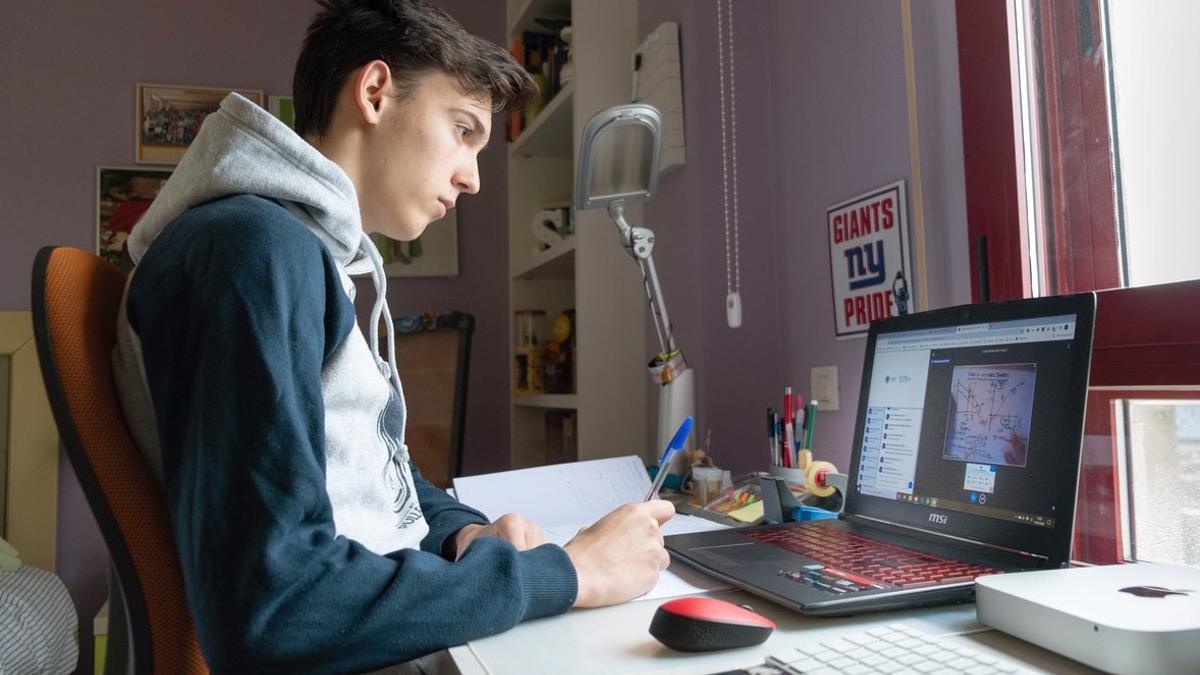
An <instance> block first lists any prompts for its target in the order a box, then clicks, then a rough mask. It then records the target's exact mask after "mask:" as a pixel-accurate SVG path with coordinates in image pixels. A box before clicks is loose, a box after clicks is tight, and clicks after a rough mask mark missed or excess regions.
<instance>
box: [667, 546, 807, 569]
mask: <svg viewBox="0 0 1200 675" xmlns="http://www.w3.org/2000/svg"><path fill="white" fill-rule="evenodd" d="M688 555H690V556H692V557H693V558H695V559H697V560H700V561H702V562H706V563H708V564H710V565H721V566H726V567H728V566H730V565H732V566H737V565H750V564H762V563H775V562H784V561H790V562H793V563H794V562H795V560H796V559H795V557H794V556H792V555H790V554H788V553H787V552H785V551H780V550H779V549H777V548H775V547H774V546H763V545H762V544H759V543H756V542H747V543H745V544H725V545H722V546H702V547H698V548H693V549H690V550H688Z"/></svg>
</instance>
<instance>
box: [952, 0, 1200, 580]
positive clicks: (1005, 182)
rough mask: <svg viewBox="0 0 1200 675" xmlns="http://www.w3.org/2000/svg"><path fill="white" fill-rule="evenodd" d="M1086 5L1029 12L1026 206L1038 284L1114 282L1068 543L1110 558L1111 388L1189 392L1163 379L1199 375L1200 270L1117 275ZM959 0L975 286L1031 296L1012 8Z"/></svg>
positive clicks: (1134, 394) (1099, 73)
mask: <svg viewBox="0 0 1200 675" xmlns="http://www.w3.org/2000/svg"><path fill="white" fill-rule="evenodd" d="M1018 1H1023V0H1018ZM1082 6H1083V9H1081V3H1079V2H1076V1H1075V0H1047V1H1045V2H1041V3H1037V6H1036V9H1035V10H1034V11H1035V12H1036V14H1031V16H1030V23H1031V24H1033V25H1034V27H1035V28H1036V32H1033V35H1034V40H1035V41H1036V43H1037V44H1038V46H1039V48H1038V49H1035V50H1031V52H1033V54H1032V56H1033V57H1034V58H1032V59H1031V63H1033V64H1034V66H1035V67H1037V68H1040V69H1041V70H1042V74H1043V76H1042V77H1041V78H1040V80H1041V81H1042V82H1043V83H1044V84H1043V86H1044V90H1043V91H1042V92H1040V93H1041V96H1040V97H1038V98H1039V100H1040V107H1038V108H1037V109H1036V110H1035V113H1034V115H1033V118H1034V119H1035V120H1037V123H1038V124H1039V125H1041V127H1040V129H1039V130H1038V131H1039V133H1038V134H1035V136H1036V137H1037V138H1038V141H1037V143H1038V144H1039V147H1037V148H1036V150H1035V151H1036V152H1037V153H1038V154H1040V156H1041V157H1042V158H1043V160H1044V161H1043V163H1042V164H1041V165H1040V166H1037V167H1035V169H1034V170H1035V174H1037V175H1036V176H1035V179H1036V180H1037V184H1038V185H1039V186H1040V187H1041V190H1039V194H1038V196H1039V197H1040V198H1041V199H1042V201H1041V203H1035V204H1034V207H1035V209H1036V211H1037V212H1038V213H1039V214H1041V217H1042V218H1043V221H1042V222H1043V223H1046V224H1047V227H1044V228H1043V230H1044V231H1045V232H1046V234H1045V235H1044V236H1046V238H1047V239H1048V241H1043V242H1042V244H1043V246H1044V248H1043V250H1044V251H1046V253H1047V255H1046V258H1047V262H1048V263H1049V264H1047V265H1044V267H1046V270H1045V271H1044V275H1045V277H1044V278H1043V279H1041V280H1040V281H1042V282H1043V286H1042V287H1043V288H1053V289H1055V291H1056V292H1060V293H1066V292H1075V291H1083V290H1093V289H1104V288H1110V289H1111V290H1102V291H1100V292H1098V294H1097V296H1098V300H1097V307H1096V329H1095V338H1094V342H1093V356H1092V372H1091V377H1090V380H1089V387H1090V388H1091V390H1090V395H1089V400H1088V407H1087V414H1086V418H1085V423H1084V433H1085V442H1084V448H1083V458H1082V465H1081V471H1080V478H1079V494H1080V500H1079V503H1078V508H1077V511H1076V530H1075V532H1076V538H1075V550H1074V556H1075V558H1076V559H1079V560H1085V561H1089V562H1096V563H1105V562H1108V563H1114V562H1120V561H1121V560H1122V559H1123V557H1124V546H1123V542H1122V540H1121V537H1122V535H1121V531H1122V528H1121V508H1122V505H1121V504H1120V497H1119V495H1120V489H1119V485H1118V480H1119V476H1118V475H1117V469H1116V467H1117V452H1118V444H1117V439H1116V436H1115V434H1114V430H1115V429H1116V419H1115V415H1114V406H1113V402H1114V401H1115V400H1118V399H1124V398H1194V397H1196V393H1195V391H1192V392H1190V393H1185V394H1183V395H1181V394H1180V392H1178V391H1165V392H1164V391H1163V389H1165V388H1172V387H1175V388H1177V387H1181V386H1183V387H1195V386H1197V385H1200V280H1194V281H1185V282H1179V283H1174V284H1163V285H1159V286H1149V287H1142V288H1113V287H1115V286H1119V285H1120V277H1121V275H1120V267H1119V265H1120V262H1119V261H1120V256H1119V240H1118V236H1117V208H1116V203H1115V201H1114V200H1115V199H1116V193H1117V191H1116V189H1115V177H1114V175H1113V168H1112V167H1113V163H1112V146H1111V140H1110V139H1111V134H1110V133H1109V131H1108V124H1109V120H1108V117H1107V114H1108V113H1107V110H1108V106H1107V101H1106V96H1107V94H1106V87H1107V81H1106V78H1107V74H1106V72H1105V71H1106V67H1105V62H1104V59H1106V58H1107V49H1106V46H1104V45H1102V44H1101V43H1100V35H1101V31H1100V23H1099V22H1100V16H1099V10H1098V0H1086V2H1084V3H1082ZM956 8H957V24H958V25H957V27H958V44H959V78H960V87H961V95H962V116H963V151H964V169H965V178H966V181H965V182H966V192H967V195H966V196H967V218H968V235H969V237H970V241H971V242H972V245H971V253H972V255H971V271H972V283H971V291H972V297H973V298H974V299H975V300H976V301H980V300H988V299H990V300H1007V299H1016V298H1022V297H1029V296H1030V295H1031V292H1032V284H1031V278H1030V274H1031V272H1030V266H1029V255H1028V252H1029V249H1028V247H1029V241H1028V234H1027V232H1028V228H1027V227H1026V222H1025V216H1024V213H1025V211H1024V207H1023V203H1024V199H1025V198H1026V195H1025V188H1024V184H1025V176H1024V169H1023V163H1022V161H1021V160H1022V154H1023V152H1024V148H1023V145H1022V142H1021V131H1020V128H1019V120H1020V113H1019V109H1018V108H1017V105H1016V104H1017V102H1018V101H1019V92H1018V90H1017V86H1018V84H1017V82H1018V79H1017V78H1016V67H1015V60H1016V56H1015V54H1016V41H1015V37H1014V35H1015V34H1014V32H1013V28H1014V26H1015V21H1016V18H1015V17H1014V16H1013V14H1012V13H1011V12H1010V11H1009V5H1008V2H1007V1H1006V0H957V5H956ZM1031 32H1032V31H1031ZM1035 79H1038V78H1035ZM1051 168H1055V169H1061V170H1058V171H1052V170H1049V169H1051ZM1056 174H1057V177H1056ZM981 241H982V242H986V246H981V245H980V242H981ZM1155 389H1158V390H1157V391H1155Z"/></svg>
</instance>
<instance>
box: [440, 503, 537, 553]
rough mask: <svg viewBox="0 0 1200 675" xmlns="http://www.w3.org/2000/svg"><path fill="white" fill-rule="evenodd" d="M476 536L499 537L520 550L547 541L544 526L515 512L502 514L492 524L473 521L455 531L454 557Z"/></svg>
mask: <svg viewBox="0 0 1200 675" xmlns="http://www.w3.org/2000/svg"><path fill="white" fill-rule="evenodd" d="M476 537H499V538H500V539H503V540H505V541H507V542H509V543H511V544H512V545H513V546H515V547H516V549H517V550H518V551H524V550H526V549H531V548H537V547H538V546H541V545H542V544H544V543H546V533H545V532H542V528H540V527H538V526H537V525H535V524H534V523H531V522H529V521H527V520H525V519H524V518H522V517H521V516H518V515H517V514H515V513H509V514H505V515H503V516H500V518H498V519H497V520H496V522H494V523H492V524H491V525H480V524H478V523H471V524H469V525H464V526H463V528H462V529H461V530H459V531H458V532H455V533H454V559H455V560H458V559H459V558H461V557H462V554H463V553H464V552H466V550H467V547H468V546H470V545H471V542H472V541H475V538H476Z"/></svg>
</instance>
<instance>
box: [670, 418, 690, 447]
mask: <svg viewBox="0 0 1200 675" xmlns="http://www.w3.org/2000/svg"><path fill="white" fill-rule="evenodd" d="M691 432H692V416H691V415H688V416H687V417H685V418H683V422H682V423H681V424H680V425H679V430H678V431H676V432H675V435H674V436H672V437H671V442H670V443H668V444H667V448H675V449H676V450H678V449H679V448H682V447H683V444H684V442H685V441H686V440H687V437H688V434H690V433H691Z"/></svg>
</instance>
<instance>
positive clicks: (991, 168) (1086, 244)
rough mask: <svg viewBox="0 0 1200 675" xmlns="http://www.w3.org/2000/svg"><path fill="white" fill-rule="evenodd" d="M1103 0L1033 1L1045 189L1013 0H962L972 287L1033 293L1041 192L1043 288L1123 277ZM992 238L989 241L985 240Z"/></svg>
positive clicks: (1005, 294)
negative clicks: (1030, 223)
mask: <svg viewBox="0 0 1200 675" xmlns="http://www.w3.org/2000/svg"><path fill="white" fill-rule="evenodd" d="M1099 1H1100V0H1084V2H1076V1H1074V0H1068V1H1063V0H1057V1H1054V0H1050V1H1047V2H1040V3H1036V6H1035V7H1033V8H1032V9H1031V15H1030V17H1029V22H1028V23H1029V26H1028V30H1027V33H1028V34H1029V35H1030V36H1031V41H1032V42H1033V43H1034V45H1035V47H1034V48H1032V49H1029V50H1028V52H1029V56H1030V63H1031V64H1032V66H1033V67H1034V68H1036V69H1037V71H1038V74H1039V77H1035V78H1033V80H1034V81H1035V83H1038V84H1039V85H1040V92H1039V96H1036V97H1033V113H1032V118H1033V120H1034V121H1033V124H1035V125H1036V127H1037V128H1036V129H1035V130H1034V132H1035V133H1034V134H1033V136H1034V138H1035V141H1034V145H1035V147H1034V153H1035V155H1037V156H1038V157H1039V158H1040V160H1041V161H1040V163H1038V165H1037V166H1035V167H1034V176H1033V180H1034V182H1035V184H1036V185H1037V189H1036V190H1035V192H1034V194H1032V195H1026V194H1025V192H1026V191H1025V187H1024V186H1025V178H1026V176H1025V169H1024V162H1023V161H1022V159H1023V154H1024V148H1023V143H1022V141H1021V138H1022V133H1021V128H1020V123H1019V120H1020V119H1021V116H1020V110H1019V107H1018V105H1019V102H1020V95H1019V92H1018V90H1017V87H1018V84H1017V82H1018V79H1017V77H1016V50H1017V45H1016V41H1015V36H1014V28H1015V22H1016V21H1017V20H1018V18H1017V17H1015V16H1013V15H1012V13H1011V12H1010V11H1009V4H1008V2H1007V1H1006V0H957V5H956V7H957V23H958V51H959V86H960V90H961V95H962V117H963V155H964V157H963V158H964V169H965V177H966V187H967V223H968V225H967V230H968V235H969V237H970V240H971V241H972V242H973V248H972V252H973V255H972V256H971V280H972V283H971V292H972V297H973V298H975V299H976V300H977V301H978V300H1010V299H1014V298H1022V297H1029V295H1030V293H1031V291H1032V283H1031V274H1032V270H1031V269H1030V264H1029V245H1030V242H1029V240H1028V227H1027V223H1026V218H1025V215H1024V214H1025V209H1024V206H1023V204H1024V201H1025V200H1026V199H1031V200H1033V201H1034V204H1033V207H1034V210H1035V211H1036V212H1037V213H1038V214H1039V218H1040V219H1041V222H1042V223H1043V224H1044V225H1045V227H1044V228H1043V233H1044V236H1043V237H1042V241H1040V242H1038V243H1039V244H1040V247H1041V250H1042V251H1043V252H1044V256H1045V259H1046V264H1044V265H1043V268H1044V269H1043V270H1042V278H1041V279H1039V281H1040V282H1041V287H1042V288H1052V289H1054V291H1055V292H1056V293H1071V292H1075V291H1083V290H1093V289H1100V288H1116V287H1119V286H1120V285H1121V273H1120V269H1121V268H1120V265H1121V262H1120V260H1121V259H1120V253H1119V243H1120V242H1119V238H1118V236H1117V208H1116V202H1115V199H1116V189H1115V184H1116V182H1115V177H1114V172H1113V162H1112V156H1113V146H1112V134H1110V133H1109V116H1108V103H1107V88H1108V79H1107V78H1108V75H1107V66H1106V62H1107V50H1106V47H1105V45H1104V44H1102V42H1101V34H1102V33H1101V23H1100V7H1099ZM980 242H986V246H983V245H981V244H980Z"/></svg>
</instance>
